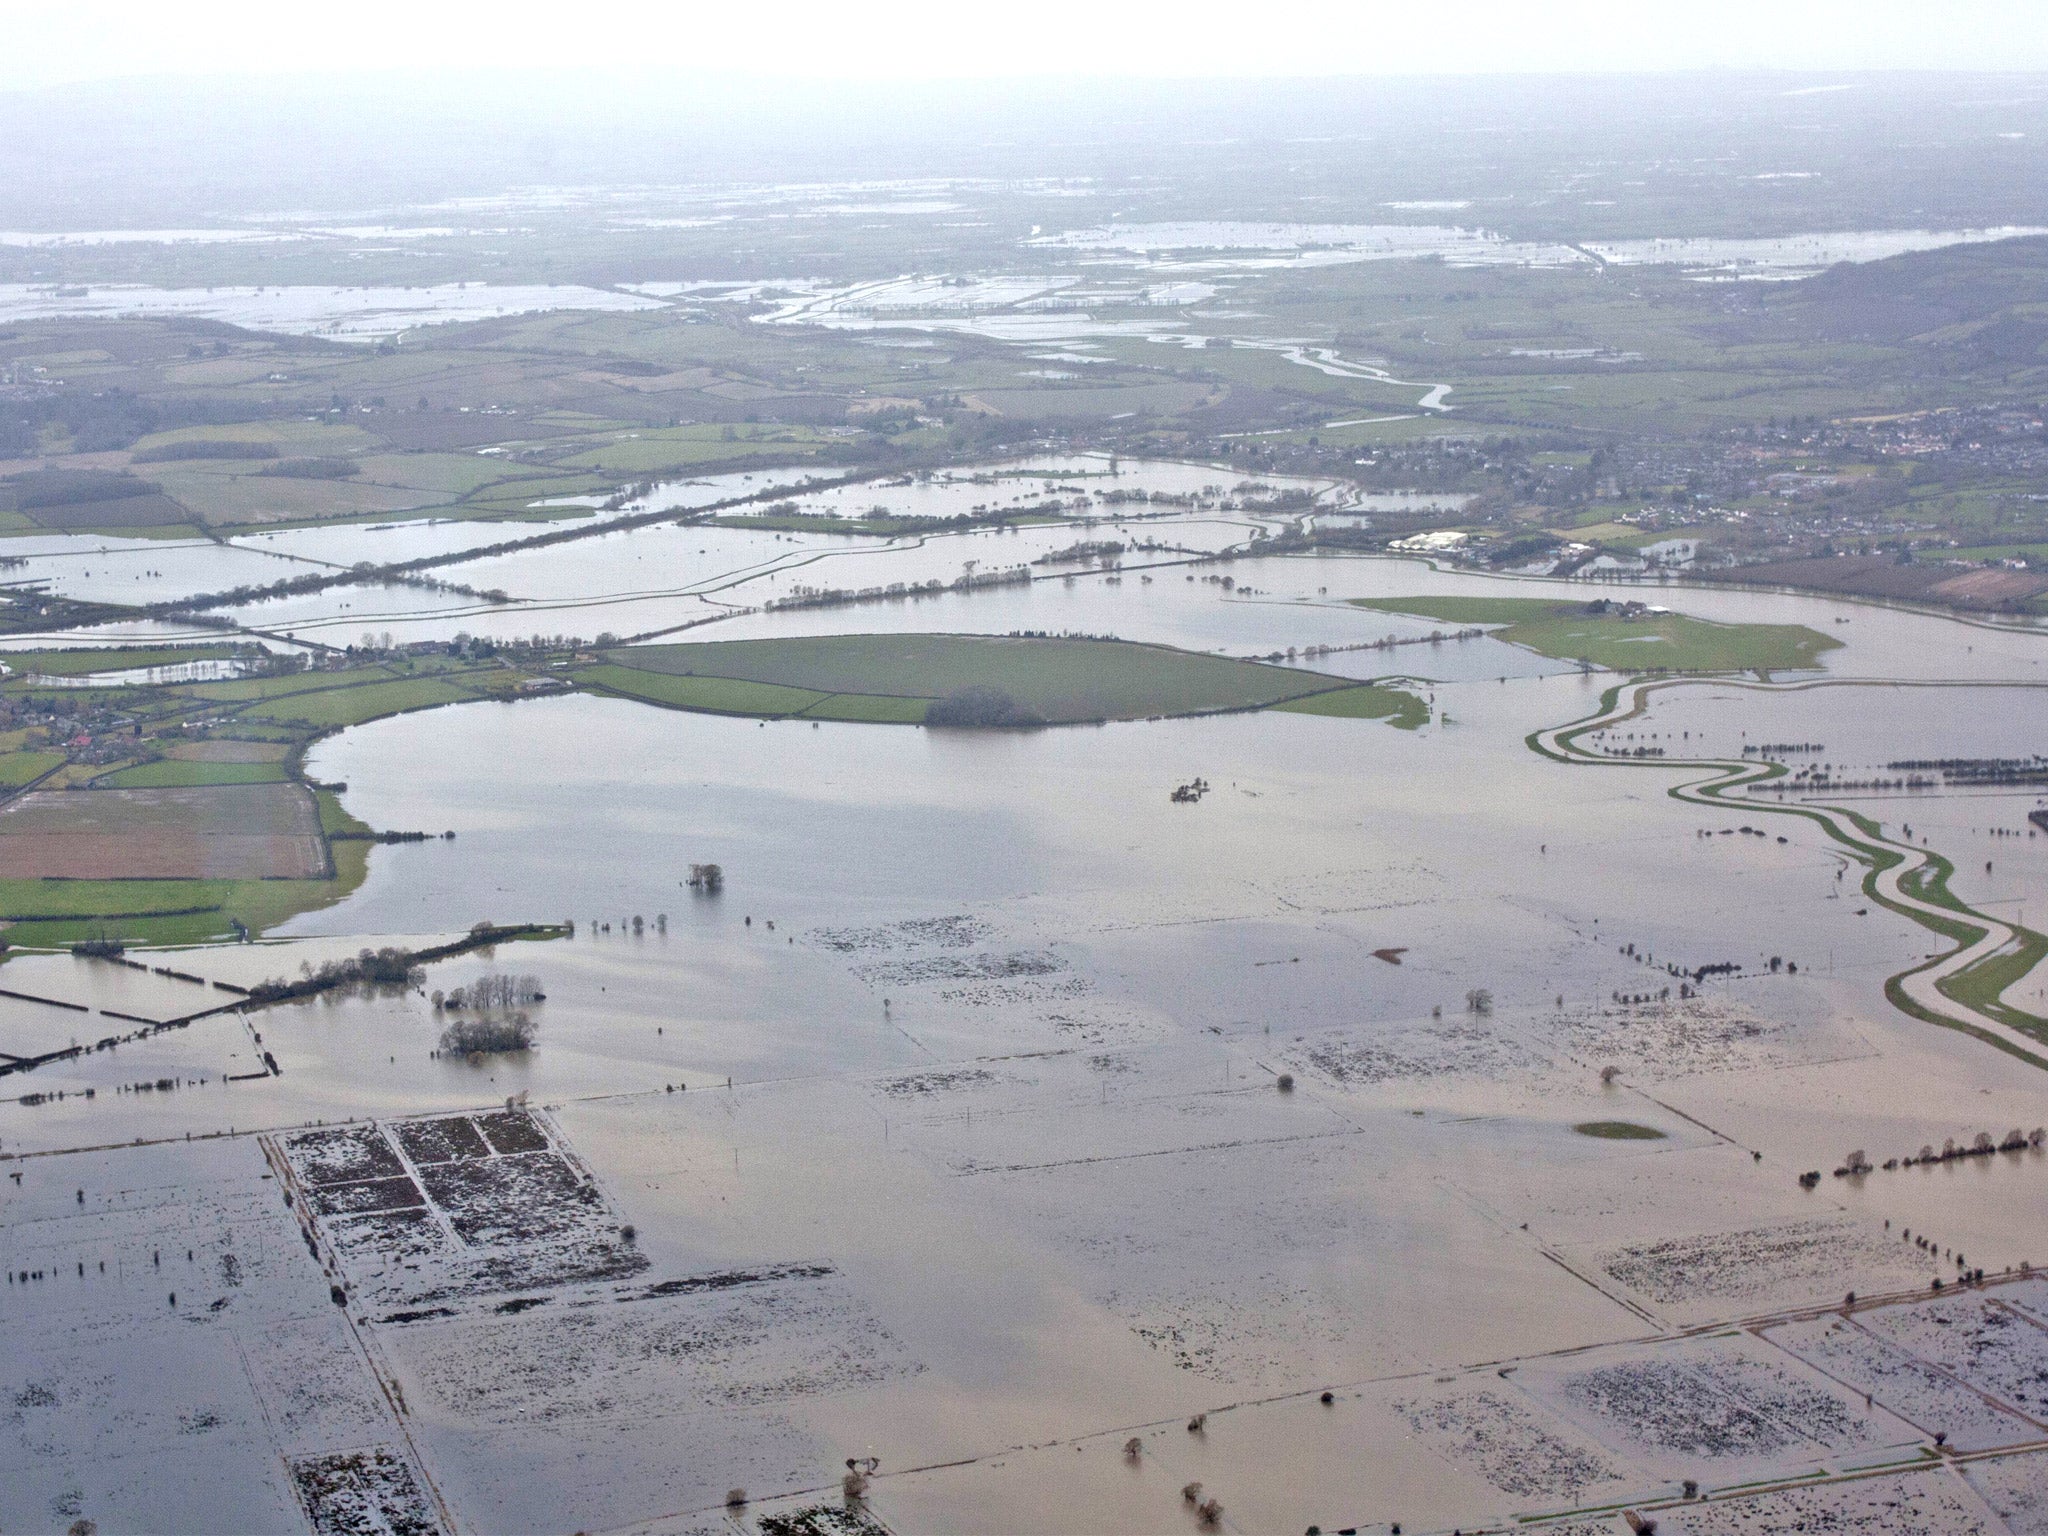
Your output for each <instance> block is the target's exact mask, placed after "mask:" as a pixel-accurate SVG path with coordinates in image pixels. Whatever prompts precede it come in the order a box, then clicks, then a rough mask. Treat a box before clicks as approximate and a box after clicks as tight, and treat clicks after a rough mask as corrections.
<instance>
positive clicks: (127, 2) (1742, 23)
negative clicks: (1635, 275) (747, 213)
mask: <svg viewBox="0 0 2048 1536" xmlns="http://www.w3.org/2000/svg"><path fill="white" fill-rule="evenodd" d="M552 66H566V67H577V68H591V67H596V68H605V67H609V66H617V67H619V68H622V69H627V70H633V71H647V70H662V71H673V72H674V73H675V74H677V75H678V76H688V75H702V74H704V73H707V72H717V73H747V74H766V75H798V76H824V77H852V78H869V79H873V78H884V77H902V78H913V79H915V78H936V77H959V76H978V75H1003V76H1015V75H1037V74H1094V75H1155V76H1156V75H1166V76H1180V75H1202V76H1274V75H1335V74H1402V73H1428V74H1435V73H1466V72H1474V73H1495V72H1500V71H1535V72H1552V71H1603V72H1604V71H1630V70H1670V69H1724V68H1737V69H1755V68H1779V69H1789V70H1802V71H1824V70H1869V69H1969V70H2041V69H2048V4H2044V3H2043V0H1694V3H1686V0H1436V3H1434V4H1427V3H1417V0H1250V3H1247V0H1231V3H1220V0H1174V3H1158V0H1021V3H1012V4H1007V5H988V4H983V3H977V0H944V3H937V0H885V3H882V4H878V5H876V4H869V5H861V4H854V3H850V0H829V3H826V0H768V3H765V4H764V3H759V0H756V3H752V4H731V3H720V4H706V3H703V0H580V3H575V4H563V3H561V0H547V3H538V0H491V3H474V0H462V3H451V0H337V3H330V4H326V5H283V4H279V3H277V0H184V3H176V0H0V89H11V88H23V87H33V86H42V85H53V84H58V83H62V82H66V81H74V80H92V79H105V78H110V77H122V76H130V75H148V74H165V73H171V74H187V75H190V74H212V73H259V74H283V73H294V74H295V73H301V72H305V71H322V72H325V71H361V70H386V69H392V68H400V69H407V68H424V69H448V68H466V69H477V68H505V67H510V68H548V67H552Z"/></svg>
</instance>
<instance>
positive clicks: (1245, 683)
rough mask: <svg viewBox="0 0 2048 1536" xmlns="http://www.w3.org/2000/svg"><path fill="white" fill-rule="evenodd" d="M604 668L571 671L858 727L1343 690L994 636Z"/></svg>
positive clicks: (1110, 646)
mask: <svg viewBox="0 0 2048 1536" xmlns="http://www.w3.org/2000/svg"><path fill="white" fill-rule="evenodd" d="M606 662H607V665H606V666H603V667H599V668H590V669H588V670H587V671H586V672H584V673H583V674H581V675H582V676H583V677H584V678H585V679H586V680H588V681H590V682H593V683H595V684H597V685H598V686H600V687H604V688H607V689H610V690H612V691H614V692H621V693H630V694H632V695H633V696H634V697H637V698H647V699H649V700H650V701H652V702H661V703H675V704H677V705H678V706H679V707H682V708H686V709H692V708H704V709H714V710H718V711H720V712H722V713H728V714H771V715H797V714H805V715H811V716H816V717H821V718H835V719H856V720H888V721H914V720H921V719H924V718H925V706H928V705H929V704H931V703H932V702H934V701H940V700H947V699H950V698H954V697H956V696H960V695H964V694H966V693H968V692H969V691H970V690H986V691H989V692H991V693H994V694H997V695H1001V696H1003V697H1004V698H1006V699H1007V700H1009V701H1010V702H1011V704H1012V705H1014V709H1015V714H1014V717H1013V718H1012V719H1011V720H1010V721H1008V722H1005V723H1017V724H1023V723H1043V724H1049V725H1059V724H1071V723H1075V722H1080V721H1096V720H1136V719H1144V718H1147V717H1151V716H1160V715H1191V714H1204V713H1209V712H1212V711H1217V710H1232V709H1263V708H1266V707H1268V706H1270V705H1274V704H1278V703H1281V702H1283V701H1285V700H1289V699H1298V698H1302V697H1305V696H1307V695H1310V694H1318V693H1332V692H1337V691H1345V692H1349V691H1351V686H1350V685H1349V684H1348V683H1347V682H1346V681H1345V680H1344V679H1342V678H1331V677H1326V676H1324V675H1322V674H1320V673H1316V672H1301V671H1297V670H1295V669H1293V668H1291V667H1274V666H1267V665H1265V664H1264V663H1261V662H1250V661H1233V660H1229V659H1227V658H1224V657H1220V656H1203V655H1198V654H1196V653H1195V652H1192V651H1179V650H1173V649H1171V648H1169V647H1166V646H1158V645H1137V644H1132V643H1129V642H1125V641H1118V640H1059V639H1038V638H1024V637H1011V636H999V635H819V636H807V637H804V638H800V639H788V640H727V641H706V642H699V643H694V644H682V645H650V646H634V647H631V648H630V649H625V650H618V651H611V652H608V653H607V654H606ZM656 678H659V679H661V680H662V681H660V682H655V681H653V679H656ZM713 683H716V684H718V685H720V686H718V687H717V688H708V687H707V686H706V685H709V684H713ZM748 686H751V687H752V688H753V689H757V690H774V691H772V692H768V691H759V692H749V691H747V687H748ZM657 690H666V691H667V696H666V697H660V696H658V694H657ZM698 690H703V691H701V692H699V691H698ZM695 700H702V701H703V702H694V701H695ZM1347 712H1348V711H1347ZM1386 712H1387V713H1392V712H1393V710H1392V709H1391V708H1390V709H1389V710H1387V711H1386Z"/></svg>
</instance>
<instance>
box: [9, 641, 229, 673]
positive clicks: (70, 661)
mask: <svg viewBox="0 0 2048 1536" xmlns="http://www.w3.org/2000/svg"><path fill="white" fill-rule="evenodd" d="M234 654H235V647H233V646H232V645H173V646H156V647H149V648H145V647H123V648H121V649H119V650H114V649H109V648H108V647H105V646H101V647H98V648H93V647H80V648H79V649H76V650H67V651H10V652H8V654H7V670H8V672H9V674H10V675H12V676H16V677H26V676H29V675H31V674H33V675H35V676H39V677H83V676H85V675H86V674H87V673H91V672H126V671H131V670H133V669H134V668H136V667H174V666H178V665H180V664H181V663H183V662H188V661H221V660H225V659H226V658H228V657H230V656H232V655H234Z"/></svg>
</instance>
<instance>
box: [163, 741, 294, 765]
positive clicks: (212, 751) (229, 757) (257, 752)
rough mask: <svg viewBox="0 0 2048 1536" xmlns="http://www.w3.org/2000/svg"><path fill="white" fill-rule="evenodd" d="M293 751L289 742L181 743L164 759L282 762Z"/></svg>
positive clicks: (214, 761)
mask: <svg viewBox="0 0 2048 1536" xmlns="http://www.w3.org/2000/svg"><path fill="white" fill-rule="evenodd" d="M291 749H292V748H291V743H290V742H288V741H181V742H178V743H176V744H175V745H173V746H169V747H166V748H165V749H164V756H165V757H170V758H176V759H177V760H178V761H179V762H181V763H281V762H283V761H284V759H285V754H286V753H288V752H290V751H291Z"/></svg>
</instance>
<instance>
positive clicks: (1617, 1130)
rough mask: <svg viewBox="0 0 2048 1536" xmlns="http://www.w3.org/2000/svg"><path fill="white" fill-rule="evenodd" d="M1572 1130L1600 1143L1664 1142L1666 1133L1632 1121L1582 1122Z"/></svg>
mask: <svg viewBox="0 0 2048 1536" xmlns="http://www.w3.org/2000/svg"><path fill="white" fill-rule="evenodd" d="M1572 1129H1573V1130H1574V1131H1576V1132H1577V1133H1578V1134H1579V1135H1581V1136H1591V1137H1594V1138H1596V1139H1597V1140H1600V1141H1662V1140H1664V1139H1665V1138H1664V1133H1663V1132H1662V1131H1660V1130H1657V1129H1656V1128H1655V1127H1653V1126H1648V1125H1637V1124H1636V1123H1635V1122H1634V1121H1632V1120H1581V1121H1580V1122H1579V1123H1578V1124H1577V1125H1575V1126H1573V1127H1572Z"/></svg>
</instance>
